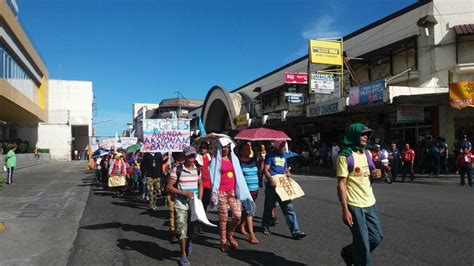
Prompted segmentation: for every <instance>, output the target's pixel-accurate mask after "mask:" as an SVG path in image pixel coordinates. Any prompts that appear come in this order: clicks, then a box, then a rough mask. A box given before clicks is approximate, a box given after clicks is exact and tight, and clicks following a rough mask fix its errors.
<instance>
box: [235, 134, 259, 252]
mask: <svg viewBox="0 0 474 266" xmlns="http://www.w3.org/2000/svg"><path fill="white" fill-rule="evenodd" d="M252 155H253V154H252V145H251V143H250V142H247V143H243V144H241V145H240V146H239V160H240V167H241V168H242V173H243V175H244V178H245V182H246V183H247V188H248V190H249V192H250V195H251V196H252V199H253V201H255V200H256V199H257V196H258V189H259V186H258V185H259V177H258V167H257V160H256V159H255V156H252ZM246 227H247V228H246ZM240 232H241V233H242V234H243V235H247V234H248V235H249V242H250V243H251V244H254V245H256V244H258V243H259V241H258V239H257V238H256V237H255V233H254V232H253V216H252V215H248V214H247V212H246V210H245V208H244V209H243V210H242V222H241V223H240Z"/></svg>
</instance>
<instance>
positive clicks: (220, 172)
mask: <svg viewBox="0 0 474 266" xmlns="http://www.w3.org/2000/svg"><path fill="white" fill-rule="evenodd" d="M216 148H217V149H216V155H215V156H214V158H215V159H214V160H213V161H212V162H211V169H210V170H211V179H212V182H211V184H212V196H211V204H212V205H213V207H214V208H215V207H216V206H217V207H218V214H219V233H220V242H221V251H223V252H227V240H229V242H230V244H231V246H232V247H233V248H237V247H238V243H237V241H236V240H235V239H234V237H233V232H234V231H235V229H237V227H238V226H239V224H240V218H241V215H242V213H241V204H242V205H243V206H244V208H245V210H246V212H247V213H248V214H249V215H252V216H253V214H254V213H255V208H256V207H255V202H254V201H253V199H252V196H251V195H250V192H249V190H248V187H247V184H246V182H245V178H244V176H243V174H242V169H241V168H240V164H239V160H238V158H237V156H236V155H235V154H234V153H233V152H232V151H233V148H234V144H233V142H232V141H231V140H230V139H229V138H220V139H219V141H218V142H217V147H216ZM229 207H230V209H231V212H232V222H231V225H230V226H229V229H228V230H227V216H228V208H229Z"/></svg>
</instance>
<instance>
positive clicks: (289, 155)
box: [283, 151, 301, 159]
mask: <svg viewBox="0 0 474 266" xmlns="http://www.w3.org/2000/svg"><path fill="white" fill-rule="evenodd" d="M296 156H301V155H299V154H298V153H296V152H294V151H287V152H285V153H283V157H285V158H286V159H288V158H291V157H296Z"/></svg>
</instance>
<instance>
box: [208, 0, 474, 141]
mask: <svg viewBox="0 0 474 266" xmlns="http://www.w3.org/2000/svg"><path fill="white" fill-rule="evenodd" d="M343 40H344V55H345V58H346V62H347V63H346V64H345V75H344V76H343V80H342V81H343V87H341V88H340V89H339V88H337V86H336V89H335V90H334V92H333V93H330V94H316V93H309V89H308V85H307V84H297V85H294V84H287V83H285V73H287V72H297V73H301V72H303V73H306V72H307V68H308V56H307V55H305V56H303V57H301V58H299V59H297V60H295V61H293V62H290V63H288V64H286V65H284V66H282V67H280V68H278V69H276V70H273V71H271V72H270V73H268V74H266V75H264V76H262V77H259V78H257V79H256V80H254V81H252V82H249V83H247V84H245V85H242V86H240V87H238V88H237V89H235V90H233V91H230V92H229V91H227V90H226V89H225V88H222V87H219V86H215V87H212V88H211V89H210V90H209V92H208V94H207V96H206V99H205V102H204V105H203V109H202V116H203V120H204V125H205V127H206V129H207V130H208V132H209V131H210V132H212V131H215V132H227V133H232V132H235V131H236V130H238V128H242V127H248V126H250V127H255V126H260V125H262V124H265V125H266V126H270V127H278V128H280V129H284V130H285V131H287V132H288V133H289V134H290V136H291V137H292V138H293V139H294V140H295V142H303V143H311V142H314V141H325V142H331V141H341V139H342V135H343V131H344V128H345V126H347V125H348V124H349V123H351V122H353V121H359V122H364V123H366V124H368V125H369V126H370V127H372V128H374V129H375V134H374V135H375V136H377V137H378V138H381V139H382V138H385V140H386V141H389V140H392V139H399V140H400V141H403V142H409V143H411V144H412V145H416V144H418V143H420V141H421V139H422V138H423V137H425V136H428V135H431V136H441V137H444V138H446V140H447V143H449V144H450V145H452V144H453V143H454V141H455V139H456V137H458V136H459V135H461V134H468V135H470V136H471V137H472V136H474V123H473V122H471V121H473V118H474V110H473V109H472V108H465V109H463V110H458V109H454V108H452V107H450V105H449V95H448V92H449V89H448V85H449V84H450V83H453V82H460V81H472V80H474V2H473V1H470V0H457V1H455V2H453V1H450V0H432V1H431V0H420V1H417V2H415V3H414V4H412V5H410V6H407V7H406V8H403V9H401V10H399V11H397V12H395V13H393V14H390V15H388V16H386V17H383V18H381V19H380V20H378V21H375V22H373V23H371V24H370V25H367V26H366V27H363V28H361V29H358V30H356V31H355V32H353V33H350V34H348V35H346V36H344V37H343ZM351 58H352V59H351ZM353 58H359V59H358V60H354V59H353ZM319 69H321V68H317V67H316V66H314V65H312V66H311V70H310V71H311V72H315V71H316V70H319ZM336 84H340V81H338V82H336ZM288 93H293V95H297V96H298V97H297V98H299V97H300V96H301V98H300V100H297V101H293V100H289V97H291V96H289V94H288ZM369 96H370V97H369ZM247 118H248V119H247Z"/></svg>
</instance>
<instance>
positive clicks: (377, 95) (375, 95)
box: [359, 80, 385, 104]
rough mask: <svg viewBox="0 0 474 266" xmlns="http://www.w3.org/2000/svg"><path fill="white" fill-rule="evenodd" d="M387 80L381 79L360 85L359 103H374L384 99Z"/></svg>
mask: <svg viewBox="0 0 474 266" xmlns="http://www.w3.org/2000/svg"><path fill="white" fill-rule="evenodd" d="M384 89H385V80H379V81H375V82H372V83H370V84H366V85H360V86H359V103H360V104H373V103H379V102H382V101H383V91H384Z"/></svg>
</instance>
